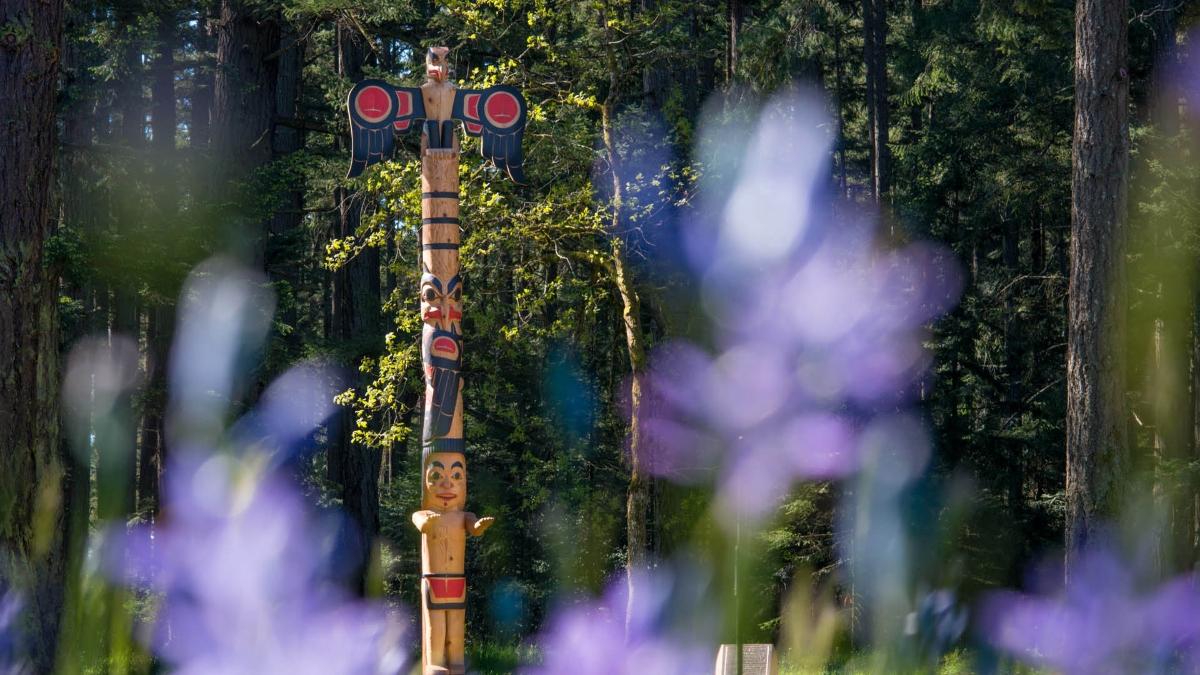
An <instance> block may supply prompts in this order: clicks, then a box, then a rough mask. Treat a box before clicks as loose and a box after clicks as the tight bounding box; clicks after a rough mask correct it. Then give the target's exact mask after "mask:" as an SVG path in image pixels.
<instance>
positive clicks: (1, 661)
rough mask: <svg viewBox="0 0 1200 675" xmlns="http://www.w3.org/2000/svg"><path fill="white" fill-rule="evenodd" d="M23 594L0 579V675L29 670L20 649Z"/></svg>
mask: <svg viewBox="0 0 1200 675" xmlns="http://www.w3.org/2000/svg"><path fill="white" fill-rule="evenodd" d="M21 606H22V602H21V596H20V594H19V593H17V592H15V591H11V590H7V589H6V588H5V587H4V582H3V581H2V580H0V675H23V673H27V672H29V670H28V668H27V667H26V665H25V664H24V663H23V662H22V660H21V658H20V656H19V655H18V651H19V644H18V643H19V639H18V637H19V636H18V631H19V630H20V627H19V626H18V625H17V624H18V619H19V618H20V616H21Z"/></svg>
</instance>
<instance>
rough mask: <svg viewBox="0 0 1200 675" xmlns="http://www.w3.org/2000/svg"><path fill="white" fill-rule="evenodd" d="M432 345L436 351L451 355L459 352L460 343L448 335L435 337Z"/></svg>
mask: <svg viewBox="0 0 1200 675" xmlns="http://www.w3.org/2000/svg"><path fill="white" fill-rule="evenodd" d="M432 347H433V351H435V352H444V353H446V354H450V355H457V354H458V345H457V344H455V343H454V340H451V339H450V338H448V337H440V338H435V339H434V341H433V345H432Z"/></svg>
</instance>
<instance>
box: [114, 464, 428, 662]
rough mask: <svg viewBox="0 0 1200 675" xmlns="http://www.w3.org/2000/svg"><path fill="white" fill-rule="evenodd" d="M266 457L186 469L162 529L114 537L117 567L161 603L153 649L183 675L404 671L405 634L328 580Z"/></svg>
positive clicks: (310, 529)
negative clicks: (267, 471)
mask: <svg viewBox="0 0 1200 675" xmlns="http://www.w3.org/2000/svg"><path fill="white" fill-rule="evenodd" d="M262 467H263V459H262V458H260V457H257V456H254V455H250V456H248V457H247V458H246V459H243V460H237V459H234V458H232V457H230V456H227V455H222V454H215V455H212V456H209V457H207V458H200V457H194V456H186V457H182V458H179V459H177V460H176V461H175V462H174V463H173V464H172V466H171V467H170V468H169V469H168V472H167V474H166V475H167V480H168V482H167V486H166V502H165V504H164V505H163V519H162V521H161V524H159V525H158V526H156V527H153V528H152V527H150V526H144V527H139V528H136V529H133V530H131V531H129V532H128V533H124V532H121V531H117V532H116V533H114V534H112V535H110V536H113V537H114V538H115V539H116V542H115V543H116V545H113V546H110V547H109V548H108V552H107V560H108V563H109V569H110V570H111V571H113V572H114V573H115V574H118V575H119V576H120V577H121V578H123V579H124V580H125V581H127V582H129V583H131V584H134V585H145V586H148V587H150V588H152V589H154V590H155V591H157V592H159V593H161V594H162V603H161V607H160V610H159V612H158V616H157V618H156V621H155V625H154V627H153V632H152V635H151V636H149V639H148V642H149V643H150V645H151V647H152V648H153V650H154V651H155V653H156V654H158V655H159V656H160V657H161V658H163V659H164V660H165V661H166V662H168V663H170V664H172V665H174V666H175V667H176V669H177V671H178V672H183V673H228V674H231V675H232V674H234V673H264V672H279V673H282V672H287V673H314V674H315V673H378V672H398V671H399V670H400V669H401V668H402V667H403V666H404V663H405V661H406V658H405V653H404V651H403V650H402V649H401V647H400V642H399V638H400V637H401V636H402V632H403V631H402V630H401V629H400V624H399V623H397V622H396V620H395V619H394V618H393V617H392V616H391V615H390V614H389V613H388V612H387V611H386V610H385V609H384V608H383V607H379V606H374V605H369V604H365V603H361V602H358V601H355V600H352V599H350V598H348V597H347V596H346V595H345V593H344V592H343V591H342V590H341V589H340V587H339V586H338V585H337V584H336V583H334V581H333V580H332V579H331V578H330V576H329V574H328V566H327V564H326V561H327V559H328V556H327V555H326V553H327V552H326V551H323V550H322V548H321V542H326V545H328V544H327V542H331V541H332V540H333V531H332V523H328V522H323V521H320V520H317V519H315V518H313V517H311V516H310V515H309V513H308V510H307V508H306V506H305V504H304V503H303V501H302V499H301V498H300V497H299V495H297V494H296V493H295V492H294V491H293V490H292V489H291V488H290V486H289V484H288V483H286V482H285V481H283V480H281V479H278V478H275V477H273V476H270V475H267V474H265V473H264V472H263V468H262Z"/></svg>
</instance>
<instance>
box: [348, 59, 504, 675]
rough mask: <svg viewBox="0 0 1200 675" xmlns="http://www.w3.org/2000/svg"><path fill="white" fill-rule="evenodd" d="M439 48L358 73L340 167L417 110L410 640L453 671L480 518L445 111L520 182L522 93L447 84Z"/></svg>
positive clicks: (373, 150)
mask: <svg viewBox="0 0 1200 675" xmlns="http://www.w3.org/2000/svg"><path fill="white" fill-rule="evenodd" d="M448 51H449V50H448V49H447V48H445V47H434V48H432V49H430V50H429V52H428V54H427V55H426V75H427V77H428V79H427V80H426V82H425V84H423V85H422V86H421V87H420V88H419V89H416V88H403V87H392V86H391V85H389V84H387V83H386V82H383V81H380V80H364V81H363V82H360V83H358V84H357V85H356V86H355V87H354V89H352V90H351V91H350V96H349V99H348V101H347V108H348V111H349V114H350V126H351V129H352V133H353V137H352V143H351V152H352V155H353V159H352V163H351V166H350V175H351V176H357V175H358V174H360V173H362V171H363V170H364V169H365V168H366V167H368V166H370V165H371V164H374V163H376V162H379V161H382V160H383V159H385V158H386V157H387V156H389V155H390V154H391V152H392V149H393V145H394V138H393V130H398V131H407V130H408V129H409V127H410V126H412V125H413V123H414V122H418V121H421V120H424V124H423V125H422V134H421V291H420V295H421V318H422V320H423V321H424V326H423V327H422V329H421V362H422V365H423V366H424V371H425V420H424V425H423V429H422V436H421V440H422V458H423V461H422V483H421V485H422V490H421V510H420V511H417V512H415V513H413V514H412V520H413V525H415V526H416V527H417V529H418V530H419V531H420V532H421V651H422V671H423V673H425V675H433V674H435V673H437V674H449V673H465V672H466V659H465V655H464V652H465V635H464V632H465V619H466V606H467V578H466V574H465V570H466V568H465V566H464V564H465V558H466V545H467V535H468V534H469V535H472V536H476V537H477V536H480V535H482V534H483V533H484V531H485V530H487V528H488V527H490V526H491V524H492V522H493V519H492V518H476V516H475V514H473V513H470V512H468V511H464V508H465V506H466V503H467V457H466V443H465V441H464V439H463V418H462V413H463V404H462V375H461V369H462V353H463V343H462V312H463V302H462V279H461V278H460V277H459V274H458V247H459V232H460V228H459V218H458V138H457V137H456V136H455V134H454V122H455V120H458V121H461V122H462V123H463V125H464V128H465V129H466V132H467V134H469V135H471V136H480V137H481V139H482V143H481V149H482V152H483V155H484V156H485V157H487V158H488V159H491V160H492V161H493V162H494V163H495V164H496V166H497V167H499V168H500V169H502V170H504V171H506V172H507V173H508V174H509V176H510V177H512V178H513V179H514V180H516V181H518V182H520V181H521V180H522V176H521V136H522V132H523V130H524V127H525V100H524V99H523V98H522V97H521V94H520V92H518V91H517V90H515V89H513V88H511V87H506V86H498V87H492V88H490V89H485V90H469V89H458V88H456V87H455V86H454V84H453V83H451V82H450V81H449V70H450V67H449V62H448V60H447V55H448Z"/></svg>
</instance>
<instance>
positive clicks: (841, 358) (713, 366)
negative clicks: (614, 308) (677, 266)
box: [639, 92, 962, 522]
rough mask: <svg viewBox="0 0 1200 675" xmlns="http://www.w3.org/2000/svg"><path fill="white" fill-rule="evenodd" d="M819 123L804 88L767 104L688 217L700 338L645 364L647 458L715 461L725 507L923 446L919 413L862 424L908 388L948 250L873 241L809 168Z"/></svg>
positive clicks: (903, 399)
mask: <svg viewBox="0 0 1200 675" xmlns="http://www.w3.org/2000/svg"><path fill="white" fill-rule="evenodd" d="M828 129H829V124H828V120H827V119H826V116H825V114H824V112H823V107H822V103H821V102H820V101H817V100H816V99H815V98H814V97H813V96H812V95H811V94H806V93H803V92H801V93H799V94H795V93H793V94H788V95H784V96H781V97H778V98H776V99H775V100H773V101H772V102H771V103H769V104H768V105H767V106H765V108H764V112H763V113H762V115H761V116H760V120H759V123H758V128H757V130H756V131H755V133H754V135H753V138H751V139H750V140H749V141H748V142H747V143H745V146H746V147H747V148H749V150H748V152H747V153H746V155H745V158H744V161H743V162H742V163H741V165H740V171H739V176H738V179H737V181H736V182H735V183H734V186H733V188H732V189H731V190H730V191H729V197H728V200H727V201H726V202H725V203H724V204H709V205H707V207H706V208H701V209H698V210H697V214H698V215H697V216H696V217H695V222H693V223H691V225H692V226H691V227H689V228H688V229H687V231H686V238H687V246H688V253H689V255H690V260H691V263H692V265H693V267H694V269H695V271H696V273H697V275H698V276H699V277H700V280H701V285H702V296H703V298H702V299H703V303H704V308H705V310H706V311H707V312H708V314H709V316H710V318H711V319H712V321H713V327H714V331H713V334H712V344H713V348H712V349H711V350H704V349H701V348H699V347H697V346H695V345H691V344H686V343H673V344H669V345H666V346H664V347H660V348H659V349H657V350H655V352H653V353H652V354H651V358H650V366H649V369H648V372H647V373H646V376H645V378H644V382H645V386H644V394H643V408H642V417H641V419H640V420H639V422H640V425H639V433H640V434H641V436H640V440H641V441H642V442H641V445H640V447H641V454H642V457H643V458H644V459H645V465H646V466H647V467H648V470H649V471H651V472H652V473H654V474H656V475H659V476H663V477H667V478H670V479H672V480H677V481H681V482H689V483H696V482H703V481H706V480H710V479H712V478H713V477H714V476H715V482H716V484H717V486H718V488H717V489H718V495H717V497H718V499H717V503H718V505H719V506H720V507H721V513H722V515H723V516H732V517H736V518H742V517H747V518H751V519H759V518H762V517H764V516H766V515H767V514H769V513H770V512H771V511H772V510H773V508H774V506H775V505H776V504H777V502H778V500H779V499H780V498H782V496H783V495H785V494H786V493H787V491H788V489H789V488H790V486H791V484H792V483H793V481H795V480H797V479H800V480H826V479H837V478H845V477H848V476H850V475H852V474H854V473H856V472H857V471H859V470H860V469H861V468H862V467H863V465H864V462H865V461H868V460H871V461H874V460H873V459H872V458H873V457H875V456H876V455H878V454H879V453H881V452H882V453H883V454H884V455H886V457H885V458H884V460H885V461H887V463H888V465H889V469H898V470H899V471H898V474H896V475H901V476H904V477H906V478H907V477H911V476H913V475H915V473H916V472H917V471H919V470H920V469H921V468H923V467H924V466H925V462H926V460H927V458H928V454H929V452H928V447H927V445H928V444H927V439H926V438H925V434H924V433H923V432H921V431H920V430H919V429H918V430H917V431H916V432H914V433H909V434H907V436H906V438H902V439H899V440H897V441H896V442H891V441H889V442H887V443H879V442H878V439H877V438H875V435H872V434H870V433H866V434H864V431H869V430H871V429H873V428H874V427H875V426H877V425H876V423H875V421H874V418H875V417H876V415H877V414H878V413H879V412H886V413H888V415H891V414H892V413H893V412H895V411H896V410H897V409H900V410H903V409H904V408H905V407H907V406H908V405H909V402H910V401H911V400H912V399H913V398H915V394H916V392H917V385H918V384H919V383H920V382H921V381H922V380H923V378H924V377H925V374H926V371H927V370H928V367H929V364H930V361H931V359H930V355H929V353H928V351H927V350H926V349H925V347H924V342H925V341H926V340H927V338H928V324H929V323H930V322H931V321H933V320H935V319H936V318H937V317H938V316H940V315H942V314H943V313H945V312H946V311H947V310H949V309H950V308H951V307H952V306H953V305H954V303H955V301H956V299H957V297H958V295H959V292H960V290H961V285H962V281H961V278H960V275H959V272H958V266H957V264H956V262H955V260H954V257H953V255H952V254H951V253H950V252H949V251H948V250H947V249H945V248H943V247H939V246H935V245H933V244H929V243H916V244H911V245H908V246H906V247H904V248H901V249H898V250H891V251H889V250H885V249H883V248H881V247H880V246H879V245H878V244H877V242H876V239H877V238H876V236H875V232H874V225H873V222H872V221H873V219H872V218H870V217H866V214H863V213H859V212H857V211H856V210H855V209H854V208H853V207H850V206H848V205H844V204H843V205H838V207H837V208H836V209H835V208H834V206H833V203H832V199H831V198H830V197H829V196H828V195H826V194H825V193H824V191H823V185H824V181H823V180H821V179H820V176H822V175H825V173H824V172H825V168H826V167H825V163H826V161H827V157H828V153H827V152H826V150H827V148H828V144H829V141H830V135H829V133H828ZM722 133H724V132H722ZM718 135H719V134H718ZM708 142H709V144H710V145H713V146H719V143H718V142H716V141H715V140H713V139H709V141H708ZM703 147H704V146H703V145H702V148H703ZM719 149H720V148H718V150H719ZM701 154H702V155H703V154H704V152H703V150H702V151H701ZM718 154H719V152H718ZM714 161H715V162H716V165H718V166H721V165H722V164H721V159H720V158H719V157H718V158H716V159H715V160H714ZM714 192H720V190H719V189H718V190H710V191H709V193H710V194H711V193H714ZM706 199H709V200H710V201H711V200H712V198H711V197H706ZM713 214H716V215H715V216H714V215H713ZM908 426H911V425H908ZM908 426H906V427H905V430H906V431H909V430H910V429H909V428H908ZM913 439H916V440H918V441H920V443H914V442H912V440H913ZM922 443H923V444H924V445H922ZM918 446H920V447H918ZM908 451H911V452H908ZM905 452H907V454H905ZM897 460H900V461H901V464H903V463H904V462H905V461H906V462H907V465H906V466H900V465H899V464H897ZM723 520H725V521H726V522H731V521H732V518H730V517H725V518H723Z"/></svg>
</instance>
